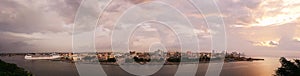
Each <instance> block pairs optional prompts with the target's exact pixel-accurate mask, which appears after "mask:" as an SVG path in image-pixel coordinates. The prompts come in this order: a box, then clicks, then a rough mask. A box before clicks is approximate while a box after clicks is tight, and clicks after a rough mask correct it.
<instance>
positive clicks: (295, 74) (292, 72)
mask: <svg viewBox="0 0 300 76" xmlns="http://www.w3.org/2000/svg"><path fill="white" fill-rule="evenodd" d="M279 61H280V63H281V67H279V68H278V69H277V70H276V74H275V75H274V76H300V60H298V59H295V60H294V62H292V61H289V60H287V59H286V58H284V57H281V58H280V60H279Z"/></svg>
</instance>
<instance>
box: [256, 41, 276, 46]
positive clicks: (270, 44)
mask: <svg viewBox="0 0 300 76" xmlns="http://www.w3.org/2000/svg"><path fill="white" fill-rule="evenodd" d="M253 45H254V46H263V47H277V46H278V45H279V43H278V42H277V41H262V42H254V43H253Z"/></svg>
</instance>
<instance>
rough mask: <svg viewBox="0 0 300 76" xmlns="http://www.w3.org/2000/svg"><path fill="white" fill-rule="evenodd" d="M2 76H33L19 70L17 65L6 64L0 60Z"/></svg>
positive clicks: (21, 69) (0, 74)
mask: <svg viewBox="0 0 300 76" xmlns="http://www.w3.org/2000/svg"><path fill="white" fill-rule="evenodd" d="M0 76H32V74H30V73H29V72H28V71H25V70H24V69H23V68H19V67H18V66H17V65H16V64H11V63H5V62H4V61H2V60H0Z"/></svg>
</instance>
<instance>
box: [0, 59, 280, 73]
mask: <svg viewBox="0 0 300 76" xmlns="http://www.w3.org/2000/svg"><path fill="white" fill-rule="evenodd" d="M0 59H2V60H3V61H6V62H9V63H15V64H17V65H18V66H20V67H23V68H25V69H27V70H29V71H31V72H32V73H33V74H35V75H36V76H78V73H77V70H76V67H75V65H74V64H73V63H69V62H62V61H49V60H36V61H32V60H31V61H30V60H25V59H24V57H23V56H13V57H0ZM264 59H265V60H264V61H253V62H248V61H241V62H229V63H224V66H223V70H222V72H221V75H220V76H271V75H272V74H274V70H276V69H277V68H278V67H279V66H280V63H279V60H278V59H279V57H278V58H267V57H266V58H264ZM207 66H208V64H207V63H200V64H199V65H198V71H197V74H196V75H197V76H204V75H205V72H206V69H207ZM102 67H103V68H104V70H105V72H106V73H107V74H108V76H120V75H122V76H133V75H131V74H129V73H127V72H126V71H124V70H122V69H121V68H120V67H119V66H117V65H102ZM177 68H178V66H177V65H165V66H163V68H161V69H160V70H159V71H158V72H157V73H155V74H153V76H165V75H168V76H169V75H174V74H175V72H176V70H177ZM186 71H188V70H186Z"/></svg>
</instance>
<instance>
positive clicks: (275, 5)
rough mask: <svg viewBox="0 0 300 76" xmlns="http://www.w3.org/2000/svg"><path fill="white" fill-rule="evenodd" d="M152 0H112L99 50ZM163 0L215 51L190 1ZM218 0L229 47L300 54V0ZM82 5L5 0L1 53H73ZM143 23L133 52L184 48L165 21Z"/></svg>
mask: <svg viewBox="0 0 300 76" xmlns="http://www.w3.org/2000/svg"><path fill="white" fill-rule="evenodd" d="M151 1H158V0H113V1H112V2H111V3H110V5H109V6H107V8H106V9H105V11H104V12H103V14H102V16H101V17H100V18H99V23H98V26H97V27H96V31H95V41H96V42H95V46H96V49H97V50H98V51H108V50H111V35H112V31H113V30H118V28H115V27H114V24H115V23H116V22H117V20H118V19H119V18H120V17H121V16H122V14H123V13H124V12H126V10H128V9H129V8H130V7H133V6H135V5H138V4H140V3H147V2H151ZM160 1H161V2H166V3H168V4H169V5H170V6H172V7H174V8H176V9H178V10H179V11H180V12H181V13H182V14H183V15H185V16H186V17H187V18H188V20H189V21H190V22H191V24H192V25H193V26H194V28H192V29H193V30H192V31H193V32H194V33H195V34H196V35H197V38H198V43H199V48H200V49H201V51H210V50H211V34H213V33H214V31H212V30H210V29H209V27H208V25H207V24H206V22H205V17H204V16H203V14H199V12H197V10H196V9H195V7H193V6H192V5H191V4H190V3H189V2H187V1H186V0H178V1H172V0H171V1H170V0H160ZM215 2H216V4H217V5H218V6H219V9H220V12H221V13H222V18H223V20H224V23H225V29H226V37H227V51H238V52H243V53H245V54H246V55H250V56H298V55H299V54H300V30H299V29H300V25H299V24H300V21H299V20H300V18H299V17H300V10H299V9H300V1H299V0H216V1H215ZM80 3H81V0H0V36H1V37H0V52H13V53H20V52H54V51H66V52H70V51H71V50H72V32H73V25H74V19H75V16H76V12H77V11H78V7H79V6H80ZM137 7H138V6H137ZM140 8H142V9H158V8H160V7H140ZM207 9H209V8H207ZM94 11H97V10H94ZM162 13H166V12H160V11H157V14H162ZM207 15H213V14H207ZM145 16H147V15H145ZM140 25H142V26H141V27H139V28H138V29H137V30H136V31H135V32H134V34H133V35H132V37H131V38H130V43H129V44H130V46H129V47H130V48H131V49H132V50H141V49H148V48H149V46H151V45H153V42H163V43H164V44H165V45H164V46H165V47H167V48H172V49H178V48H179V47H180V43H179V41H178V39H177V38H176V33H174V32H172V30H171V29H169V28H167V27H163V24H160V23H155V22H149V23H142V24H140ZM178 28H184V27H178Z"/></svg>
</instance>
